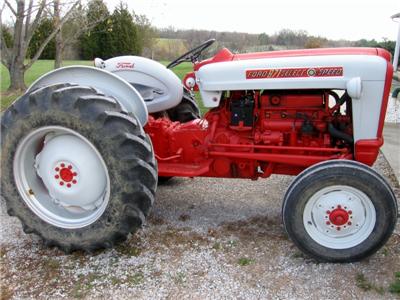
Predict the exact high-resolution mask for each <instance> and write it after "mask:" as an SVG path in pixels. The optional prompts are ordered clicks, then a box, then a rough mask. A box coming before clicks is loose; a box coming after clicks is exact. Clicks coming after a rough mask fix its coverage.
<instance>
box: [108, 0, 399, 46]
mask: <svg viewBox="0 0 400 300" xmlns="http://www.w3.org/2000/svg"><path fill="white" fill-rule="evenodd" d="M104 1H105V3H107V5H108V7H109V9H110V10H111V9H113V8H114V6H115V5H117V4H118V3H119V2H120V0H104ZM124 2H126V3H127V4H128V6H129V9H130V10H134V11H135V13H137V14H144V15H146V16H147V17H148V19H149V20H150V21H151V23H152V24H153V25H154V26H156V27H159V28H163V27H169V26H172V27H174V28H176V29H206V30H216V31H237V32H248V33H262V32H265V33H267V34H273V33H275V32H278V31H279V30H281V29H284V28H288V29H292V30H306V31H307V32H308V33H309V34H312V35H317V36H322V37H327V38H329V39H347V40H359V39H362V38H366V39H376V40H379V41H381V40H382V38H388V39H390V40H396V39H397V32H398V28H399V23H395V22H394V21H393V20H392V19H391V18H390V17H391V16H392V15H394V14H396V13H400V0H272V1H271V0H242V1H235V0H198V1H188V0H130V1H129V0H125V1H124Z"/></svg>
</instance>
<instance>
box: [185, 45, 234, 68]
mask: <svg viewBox="0 0 400 300" xmlns="http://www.w3.org/2000/svg"><path fill="white" fill-rule="evenodd" d="M234 57H235V55H234V54H232V52H231V51H229V50H228V49H226V48H222V49H221V50H220V51H218V53H217V54H215V56H214V57H212V58H209V59H206V60H203V61H201V62H198V63H196V64H195V65H194V67H193V69H194V71H197V70H198V69H200V68H201V67H202V66H204V65H207V64H212V63H216V62H223V61H231V60H233V58H234Z"/></svg>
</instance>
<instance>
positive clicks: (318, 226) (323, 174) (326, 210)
mask: <svg viewBox="0 0 400 300" xmlns="http://www.w3.org/2000/svg"><path fill="white" fill-rule="evenodd" d="M282 216H283V223H284V226H285V229H286V232H287V233H288V235H289V237H290V238H291V239H292V240H293V242H294V243H295V244H296V245H297V246H298V247H299V248H300V250H302V251H303V252H305V253H306V254H308V255H310V256H312V257H313V258H315V259H317V260H320V261H329V262H352V261H358V260H361V259H363V258H365V257H367V256H370V255H372V254H373V253H375V252H376V251H377V250H378V249H379V248H380V247H382V246H383V245H384V243H385V242H386V241H387V240H388V238H389V237H390V235H391V233H392V232H393V230H394V228H395V225H396V222H397V201H396V197H395V195H394V193H393V191H392V190H391V188H390V186H389V184H388V183H387V182H386V181H385V179H384V178H383V177H382V176H381V175H379V174H378V173H377V172H375V171H374V170H373V169H371V168H369V167H368V166H365V165H363V164H360V163H358V162H354V161H347V160H334V161H328V162H323V163H320V164H317V165H315V166H312V167H310V168H308V169H306V170H305V171H303V172H302V173H301V174H300V175H298V176H297V177H296V179H295V180H294V181H293V182H292V184H291V185H290V186H289V188H288V190H287V192H286V195H285V198H284V204H283V211H282Z"/></svg>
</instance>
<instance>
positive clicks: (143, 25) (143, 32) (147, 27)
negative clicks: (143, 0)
mask: <svg viewBox="0 0 400 300" xmlns="http://www.w3.org/2000/svg"><path fill="white" fill-rule="evenodd" d="M133 15H134V17H135V23H136V26H137V29H138V40H139V43H140V44H141V45H142V52H141V53H140V54H141V55H147V56H150V57H152V58H153V52H154V46H155V43H156V39H155V37H156V29H155V28H153V26H152V25H151V23H150V21H149V19H148V18H147V17H146V16H145V15H135V13H133Z"/></svg>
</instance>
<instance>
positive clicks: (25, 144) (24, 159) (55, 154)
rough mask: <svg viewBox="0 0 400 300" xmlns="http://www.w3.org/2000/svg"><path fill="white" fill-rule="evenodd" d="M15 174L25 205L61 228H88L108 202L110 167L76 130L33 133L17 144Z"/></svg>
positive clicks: (44, 129) (45, 129)
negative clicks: (108, 167)
mask: <svg viewBox="0 0 400 300" xmlns="http://www.w3.org/2000/svg"><path fill="white" fill-rule="evenodd" d="M13 171H14V179H15V183H16V186H17V189H18V192H19V194H20V196H21V198H22V200H23V201H24V202H25V204H26V205H27V206H28V207H29V208H30V209H31V211H33V212H34V213H35V215H37V216H38V217H39V218H40V219H42V220H43V221H45V222H47V223H49V224H51V225H54V226H56V227H60V228H66V229H77V228H83V227H86V226H88V225H90V224H92V223H94V222H95V221H96V220H98V219H99V218H100V217H101V216H102V215H103V213H104V211H105V209H106V207H107V205H108V203H109V198H110V179H109V175H108V170H107V167H106V164H105V162H104V160H103V158H102V156H101V154H100V153H99V151H98V150H97V149H96V147H95V146H94V145H93V144H92V143H91V142H90V141H89V140H88V139H86V138H85V137H84V136H82V135H81V134H79V133H78V132H76V131H74V130H72V129H69V128H66V127H61V126H45V127H40V128H38V129H35V130H33V131H31V132H30V133H29V134H28V135H27V136H25V137H24V138H23V139H22V140H21V142H20V143H19V144H18V146H17V150H16V153H15V156H14V161H13Z"/></svg>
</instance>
